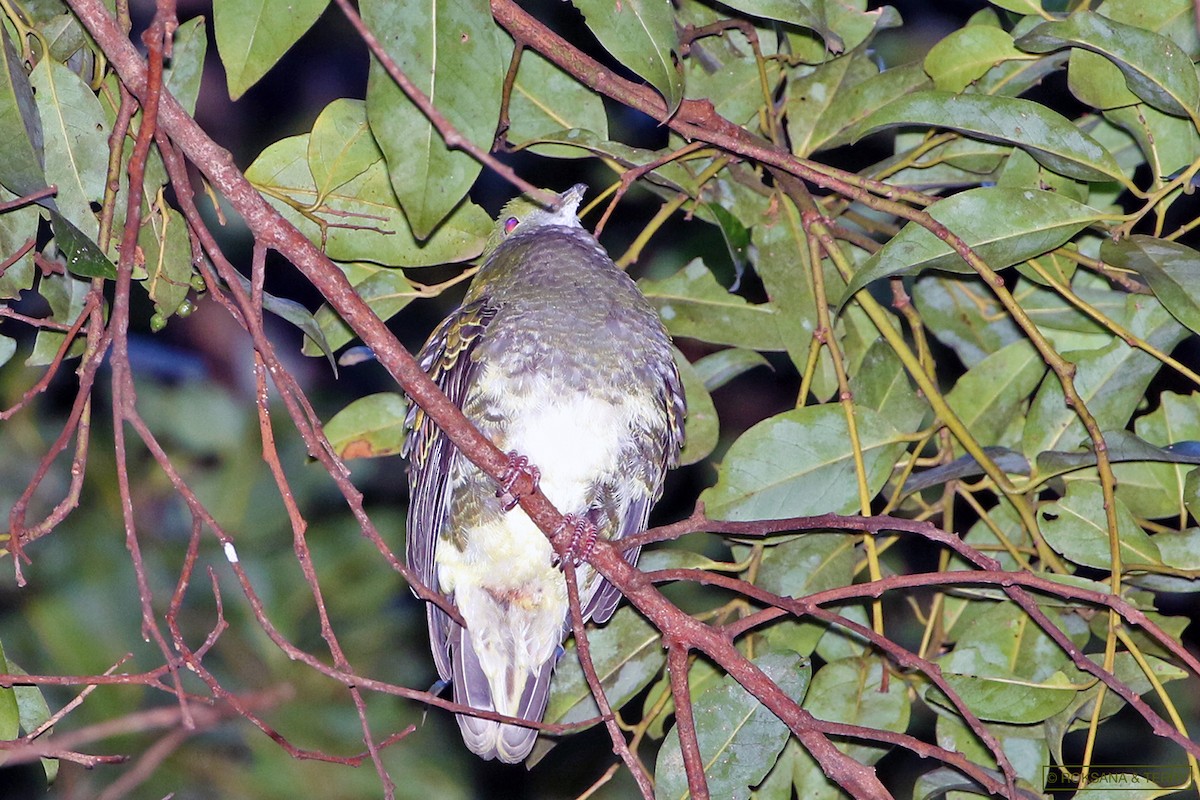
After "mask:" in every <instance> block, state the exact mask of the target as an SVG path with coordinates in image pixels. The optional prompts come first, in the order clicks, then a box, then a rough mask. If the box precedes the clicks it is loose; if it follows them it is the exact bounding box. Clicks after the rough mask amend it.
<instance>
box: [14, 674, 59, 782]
mask: <svg viewBox="0 0 1200 800" xmlns="http://www.w3.org/2000/svg"><path fill="white" fill-rule="evenodd" d="M2 655H3V653H0V660H3V659H2ZM5 671H6V672H9V673H11V674H13V675H28V674H29V673H28V672H26V671H25V670H23V669H21V667H20V666H18V665H17V664H16V663H14V662H13V661H12V660H9V661H8V666H7V667H6V668H5ZM12 690H13V693H14V694H16V696H17V709H18V711H19V716H20V719H21V730H23V731H25V733H27V734H28V733H32V732H33V731H36V730H38V729H39V728H41V727H42V725H44V724H45V723H46V722H47V721H48V720H49V719H50V706H49V704H47V703H46V698H45V696H44V695H43V694H42V687H40V686H14V687H12ZM53 730H54V728H53V726H51V727H50V728H49V731H53ZM49 731H48V732H49ZM0 760H3V759H0ZM58 764H59V761H58V759H57V758H43V759H42V769H43V770H44V771H45V773H46V781H47V782H48V783H54V779H55V778H57V777H58Z"/></svg>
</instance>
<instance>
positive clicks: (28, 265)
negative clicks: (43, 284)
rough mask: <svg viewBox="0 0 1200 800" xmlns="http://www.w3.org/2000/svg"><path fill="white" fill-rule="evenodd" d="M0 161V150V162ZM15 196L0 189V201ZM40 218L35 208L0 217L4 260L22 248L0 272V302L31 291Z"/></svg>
mask: <svg viewBox="0 0 1200 800" xmlns="http://www.w3.org/2000/svg"><path fill="white" fill-rule="evenodd" d="M2 158H3V154H2V151H0V159H2ZM15 198H16V195H14V194H12V193H11V192H9V191H8V190H7V189H4V188H0V202H8V201H9V200H13V199H15ZM39 217H40V215H39V214H38V209H37V207H36V206H32V205H30V206H22V207H21V208H13V209H10V210H8V211H5V212H4V213H3V214H0V253H4V254H5V256H4V258H5V260H7V259H12V258H13V257H14V256H16V255H17V253H18V252H20V251H21V250H22V249H23V250H24V251H25V253H24V255H22V256H20V257H18V258H16V259H15V260H14V261H13V262H12V263H11V264H9V265H8V267H6V268H5V269H4V270H3V272H2V273H0V300H14V299H16V298H18V297H20V296H21V292H23V291H25V290H27V289H32V288H33V253H34V250H35V249H36V248H35V247H34V245H36V243H37V231H38V221H39Z"/></svg>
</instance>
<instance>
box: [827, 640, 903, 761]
mask: <svg viewBox="0 0 1200 800" xmlns="http://www.w3.org/2000/svg"><path fill="white" fill-rule="evenodd" d="M883 674H884V671H883V664H882V661H881V659H879V658H878V657H873V656H863V657H856V658H843V659H839V660H837V661H830V662H829V663H827V664H826V665H825V666H823V667H821V668H820V669H819V670H817V674H815V675H813V679H812V685H811V686H810V687H809V688H808V694H807V695H806V696H805V698H804V710H805V711H808V712H809V713H810V714H812V715H813V716H814V717H816V718H817V719H823V720H826V721H827V722H842V723H846V724H849V725H862V726H864V727H867V728H874V729H876V730H884V731H895V732H897V733H900V732H903V731H904V730H906V729H907V728H908V720H909V716H910V714H911V709H912V703H911V701H910V700H909V697H908V687H907V686H906V685H904V682H903V681H897V680H895V679H894V676H892V679H890V680H889V681H888V684H887V690H886V691H884V690H883ZM838 749H839V750H841V751H842V752H844V753H846V755H848V756H850V757H851V758H853V759H854V760H855V761H858V762H859V763H860V764H868V765H869V764H874V763H875V762H876V761H878V760H879V759H880V758H882V757H883V756H884V754H885V753H887V747H886V746H880V745H866V744H857V743H848V742H840V743H839V746H838Z"/></svg>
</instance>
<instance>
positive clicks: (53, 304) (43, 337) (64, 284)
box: [25, 273, 91, 367]
mask: <svg viewBox="0 0 1200 800" xmlns="http://www.w3.org/2000/svg"><path fill="white" fill-rule="evenodd" d="M90 288H91V282H90V281H87V280H84V279H82V278H76V277H75V276H74V275H71V274H69V273H68V274H66V275H62V274H55V275H43V276H42V277H41V279H40V280H39V282H38V294H40V295H41V296H42V297H43V298H45V300H46V302H48V303H49V304H50V319H52V320H54V321H55V322H58V323H61V324H63V325H73V324H74V323H75V321H76V320H77V319H79V315H80V314H81V313H82V312H83V304H84V301H85V300H86V299H87V293H88V290H89V289H90ZM65 338H66V334H65V333H63V332H62V331H54V330H50V329H48V328H42V329H41V330H39V331H38V334H37V338H35V339H34V340H33V352H32V353H30V354H29V357H28V358H26V359H25V366H27V367H44V366H45V365H47V364H49V363H50V362H51V361H52V360H53V359H54V355H55V353H57V352H58V349H59V348H60V347H62V343H63V340H64V339H65ZM81 352H83V341H82V338H81V337H76V339H75V343H74V344H73V345H72V346H71V347H70V349H69V350H68V351H67V355H68V357H70V358H73V357H75V356H77V355H79V354H80V353H81Z"/></svg>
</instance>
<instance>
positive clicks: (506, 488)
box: [496, 450, 542, 512]
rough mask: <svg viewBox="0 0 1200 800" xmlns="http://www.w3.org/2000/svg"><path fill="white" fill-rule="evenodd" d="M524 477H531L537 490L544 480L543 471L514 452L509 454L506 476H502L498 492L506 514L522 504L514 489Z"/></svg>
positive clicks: (505, 469) (497, 495)
mask: <svg viewBox="0 0 1200 800" xmlns="http://www.w3.org/2000/svg"><path fill="white" fill-rule="evenodd" d="M522 475H528V476H529V480H530V481H532V483H533V486H534V488H535V489H536V488H537V485H538V481H540V480H541V478H542V473H541V470H539V469H538V468H537V467H535V466H534V465H533V464H530V463H529V459H528V458H526V457H525V456H523V455H519V454H518V453H517V451H516V450H512V451H510V452H509V453H508V464H507V465H506V466H505V467H504V474H503V475H501V476H500V488H499V489H497V490H496V497H499V498H501V501H500V504H501V507H502V508H503V509H504V510H505V511H506V512H508V511H512V510H513V509H514V508H516V507H517V504H518V503H520V502H521V496H520V495H519V494H517V493H516V492H514V491H513V489H514V488H516V485H517V481H519V480H520V479H521V476H522Z"/></svg>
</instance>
